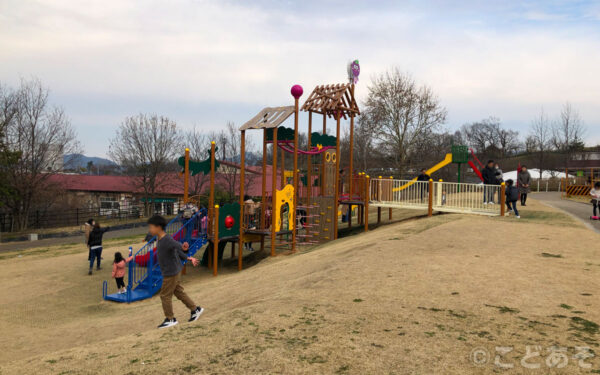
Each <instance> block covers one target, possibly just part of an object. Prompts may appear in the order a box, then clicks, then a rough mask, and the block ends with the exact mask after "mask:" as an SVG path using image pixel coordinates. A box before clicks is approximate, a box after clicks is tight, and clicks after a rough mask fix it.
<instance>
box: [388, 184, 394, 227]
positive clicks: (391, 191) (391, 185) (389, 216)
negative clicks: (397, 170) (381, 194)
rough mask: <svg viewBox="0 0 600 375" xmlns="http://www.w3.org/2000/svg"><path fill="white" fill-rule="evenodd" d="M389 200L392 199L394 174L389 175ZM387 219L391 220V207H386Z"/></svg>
mask: <svg viewBox="0 0 600 375" xmlns="http://www.w3.org/2000/svg"><path fill="white" fill-rule="evenodd" d="M389 199H390V201H393V200H394V176H390V197H389ZM388 210H389V211H388V220H390V221H392V208H391V207H390V208H389V209H388Z"/></svg>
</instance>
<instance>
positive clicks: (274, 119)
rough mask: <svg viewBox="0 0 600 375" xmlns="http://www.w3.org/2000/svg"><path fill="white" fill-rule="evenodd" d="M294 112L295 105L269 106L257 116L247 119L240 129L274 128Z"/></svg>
mask: <svg viewBox="0 0 600 375" xmlns="http://www.w3.org/2000/svg"><path fill="white" fill-rule="evenodd" d="M293 113H294V106H293V105H290V106H287V107H267V108H264V109H263V110H262V111H260V112H258V114H257V115H256V116H254V117H253V118H252V119H250V120H249V121H247V122H246V123H245V124H244V125H242V126H241V127H240V130H247V129H265V128H266V129H272V128H276V127H278V126H279V125H281V123H282V122H284V121H285V120H287V118H288V117H290V116H291V115H292V114H293Z"/></svg>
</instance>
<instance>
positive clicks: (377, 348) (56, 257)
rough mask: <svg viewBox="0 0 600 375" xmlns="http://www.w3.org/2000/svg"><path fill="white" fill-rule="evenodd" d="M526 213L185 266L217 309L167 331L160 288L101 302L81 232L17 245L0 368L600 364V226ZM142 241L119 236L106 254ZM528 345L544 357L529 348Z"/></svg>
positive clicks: (240, 369) (5, 280) (134, 370)
mask: <svg viewBox="0 0 600 375" xmlns="http://www.w3.org/2000/svg"><path fill="white" fill-rule="evenodd" d="M373 214H374V213H373V212H372V213H371V218H373V216H372V215H373ZM415 214H421V212H420V211H406V212H405V213H400V212H395V213H394V216H395V218H401V217H402V218H409V217H411V216H414V215H415ZM401 215H402V216H401ZM383 217H384V218H386V217H387V212H386V210H384V211H383ZM522 217H523V218H522V219H521V220H517V219H515V218H513V217H507V218H498V217H496V218H491V217H480V216H461V215H450V214H445V215H436V216H434V217H432V218H426V219H420V220H408V221H403V222H398V223H395V224H390V225H386V226H381V227H379V228H376V229H374V230H372V231H370V232H368V233H366V234H356V235H354V232H350V233H347V236H346V237H344V238H342V239H340V240H338V241H336V242H332V243H329V244H326V245H321V246H318V247H316V248H310V249H306V250H303V251H301V252H299V253H297V254H294V255H290V256H277V257H275V258H265V259H263V260H262V261H261V262H258V263H257V264H255V265H253V266H252V267H249V268H248V269H246V270H244V271H243V272H237V271H235V270H234V268H233V267H232V268H229V267H225V268H223V269H221V270H220V275H219V277H217V278H213V277H212V276H210V273H209V272H208V271H207V270H206V269H188V274H187V275H186V276H185V278H184V280H185V287H186V290H187V291H188V293H189V294H190V295H191V296H192V297H193V298H194V299H195V300H196V301H198V303H199V304H201V305H202V306H203V307H205V308H206V312H205V315H203V316H202V318H201V319H200V320H199V321H198V322H196V323H193V324H187V323H185V324H184V323H182V324H180V325H179V326H177V327H175V328H172V329H169V330H161V331H159V330H157V329H156V328H155V327H156V325H158V324H159V323H160V321H161V320H162V318H163V317H162V311H161V308H160V301H159V299H158V298H156V297H155V298H152V299H151V300H147V301H141V302H138V303H134V304H131V305H121V304H115V303H108V302H104V301H102V299H101V281H102V280H104V279H108V278H109V276H110V270H109V266H110V264H108V263H109V262H106V264H105V269H104V270H103V271H101V273H99V274H94V275H93V276H91V277H90V276H87V274H86V271H87V265H86V259H87V251H86V250H85V249H84V248H82V247H81V245H69V246H63V247H53V248H47V249H35V250H31V251H26V252H23V253H19V254H17V253H4V254H2V258H0V282H1V283H2V285H3V288H2V289H1V290H0V301H1V302H0V306H1V307H2V314H0V332H2V335H1V336H0V347H1V348H2V349H3V350H2V351H0V373H1V374H31V373H36V374H46V373H47V374H108V373H110V374H196V373H207V374H222V373H226V374H250V373H256V374H268V373H285V374H296V373H297V374H309V373H310V374H314V373H319V374H320V373H324V374H431V373H443V374H467V373H501V372H506V371H505V370H503V369H502V368H501V365H502V364H504V365H506V364H512V365H513V368H512V370H511V371H508V372H507V373H543V374H547V373H582V372H583V373H600V360H598V359H597V358H592V359H590V360H586V362H585V363H588V364H591V366H592V367H591V368H582V367H581V366H580V365H579V364H578V363H577V359H573V358H572V357H573V355H574V354H576V353H577V352H578V351H581V349H577V347H582V346H583V347H589V348H590V351H591V352H592V353H593V351H594V350H596V351H597V350H598V349H597V347H598V338H599V330H600V327H599V326H598V324H597V323H599V322H600V313H599V312H598V307H599V305H600V303H599V302H598V300H597V293H598V292H597V290H598V288H599V286H600V281H599V280H600V278H599V276H600V255H599V254H598V252H597V251H596V248H597V247H596V244H597V242H598V235H597V234H595V233H594V232H592V231H590V230H588V229H586V228H585V227H584V226H583V225H581V224H580V223H578V222H575V221H574V220H573V219H571V218H570V217H569V216H568V215H565V214H563V213H561V212H557V211H555V210H553V209H551V208H548V207H546V206H543V205H541V204H538V203H537V202H535V201H534V200H532V201H531V204H530V205H529V206H528V207H527V208H526V209H525V210H523V212H522ZM372 220H373V219H372ZM340 228H342V227H340ZM136 239H137V238H136ZM130 241H132V239H119V240H116V241H113V242H111V243H108V244H106V247H107V249H106V250H105V260H108V259H110V258H111V256H112V253H113V252H114V251H116V250H125V249H126V248H127V246H129V245H130ZM227 253H228V252H227V251H226V254H227ZM111 282H112V280H111ZM174 305H175V313H176V315H177V317H178V318H179V319H180V321H185V320H186V318H187V317H188V314H189V312H188V311H186V309H185V307H184V306H183V305H181V304H180V303H178V302H174ZM527 346H530V348H529V350H530V351H531V350H533V351H536V350H537V351H539V354H540V356H537V357H535V356H534V357H532V358H531V359H528V360H527V361H525V362H523V363H522V360H523V358H524V356H525V354H526V352H527ZM536 346H539V348H538V349H539V350H538V349H536ZM553 346H556V347H559V349H561V348H562V347H564V348H566V349H565V350H566V351H567V355H568V364H566V366H565V367H563V368H549V366H550V365H552V366H555V367H556V366H562V362H560V363H558V364H555V362H553V361H551V360H550V361H549V360H548V358H549V354H550V351H549V350H551V347H553ZM497 347H499V348H501V349H500V352H498V350H497ZM506 348H509V349H510V350H509V351H508V349H506ZM561 350H562V349H561ZM499 353H500V354H502V356H501V357H498V363H499V364H498V365H495V364H494V357H495V356H496V355H497V354H499ZM486 355H487V356H488V357H487V359H488V360H487V361H484V360H483V359H485V358H486V357H485V356H486ZM473 357H474V358H475V362H485V363H479V366H478V365H477V364H476V363H474V360H473ZM551 358H555V357H551ZM535 363H537V364H539V365H540V368H539V369H537V370H536V369H527V368H525V367H524V366H526V365H528V364H535ZM549 364H550V365H549Z"/></svg>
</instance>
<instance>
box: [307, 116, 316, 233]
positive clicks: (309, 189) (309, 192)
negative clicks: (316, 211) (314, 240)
mask: <svg viewBox="0 0 600 375" xmlns="http://www.w3.org/2000/svg"><path fill="white" fill-rule="evenodd" d="M311 133H312V112H308V149H309V150H310V142H311ZM307 160H308V161H307V163H308V164H307V167H306V207H307V208H306V215H307V216H308V218H307V222H309V218H310V217H311V206H312V202H311V199H310V198H311V197H310V196H311V195H312V185H313V184H312V158H311V155H310V154H308V157H307ZM313 222H314V221H313ZM309 223H310V222H309ZM309 235H310V226H307V227H306V236H307V237H306V238H307V239H309V238H310V237H308V236H309Z"/></svg>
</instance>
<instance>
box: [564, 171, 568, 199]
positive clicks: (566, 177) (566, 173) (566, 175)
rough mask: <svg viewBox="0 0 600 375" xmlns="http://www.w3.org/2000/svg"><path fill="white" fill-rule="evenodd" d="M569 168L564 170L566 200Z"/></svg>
mask: <svg viewBox="0 0 600 375" xmlns="http://www.w3.org/2000/svg"><path fill="white" fill-rule="evenodd" d="M568 191H569V168H565V196H566V197H567V198H568V197H569V194H568Z"/></svg>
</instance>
